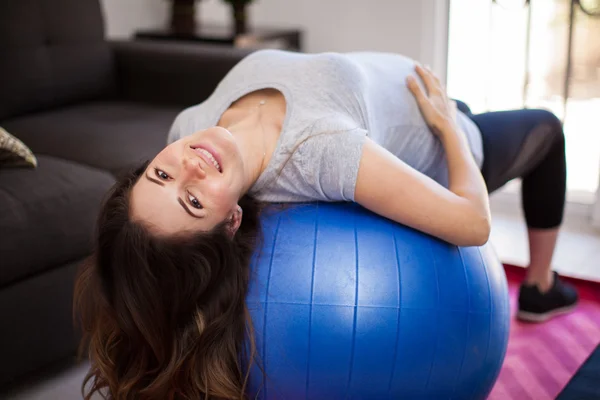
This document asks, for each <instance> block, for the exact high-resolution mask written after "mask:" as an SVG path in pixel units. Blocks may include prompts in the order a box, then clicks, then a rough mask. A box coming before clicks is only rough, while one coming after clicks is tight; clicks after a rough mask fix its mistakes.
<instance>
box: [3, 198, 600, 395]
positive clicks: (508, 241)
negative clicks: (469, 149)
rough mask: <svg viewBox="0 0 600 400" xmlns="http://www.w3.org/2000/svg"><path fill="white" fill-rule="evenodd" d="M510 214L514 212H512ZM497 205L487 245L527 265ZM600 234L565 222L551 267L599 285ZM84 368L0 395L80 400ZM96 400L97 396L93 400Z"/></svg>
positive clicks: (521, 231) (515, 221)
mask: <svg viewBox="0 0 600 400" xmlns="http://www.w3.org/2000/svg"><path fill="white" fill-rule="evenodd" d="M513 210H514V208H513ZM505 211H506V207H504V206H503V203H502V202H501V201H494V199H492V214H493V216H494V219H493V228H492V237H491V241H492V243H493V244H494V247H495V249H496V252H497V253H498V255H499V257H500V259H501V260H502V261H503V262H506V263H510V264H515V265H527V263H528V256H527V236H526V230H525V228H524V225H523V222H522V219H521V216H520V215H519V214H514V212H512V213H507V212H505ZM598 260H600V232H598V231H595V230H593V229H592V228H588V227H587V226H586V224H582V223H581V221H580V220H578V219H577V218H572V219H569V218H568V217H567V218H566V220H565V226H564V229H563V232H562V234H561V236H560V238H559V243H558V248H557V251H556V255H555V259H554V265H555V269H556V270H557V271H558V272H559V273H561V274H564V275H568V276H573V277H579V278H584V279H588V280H597V281H600V264H599V261H598ZM87 368H88V364H87V363H83V364H80V365H78V366H72V365H71V366H67V367H65V366H61V367H59V368H54V370H51V371H49V372H46V373H45V374H44V375H43V376H42V377H38V378H36V379H35V380H33V381H32V382H27V383H24V384H23V385H21V386H20V387H19V388H16V389H15V390H13V391H11V393H4V394H2V393H0V398H2V399H6V400H72V399H73V400H74V399H81V394H80V393H81V382H82V380H83V377H84V376H85V374H86V372H87ZM93 399H94V400H99V399H100V397H99V396H95V397H93Z"/></svg>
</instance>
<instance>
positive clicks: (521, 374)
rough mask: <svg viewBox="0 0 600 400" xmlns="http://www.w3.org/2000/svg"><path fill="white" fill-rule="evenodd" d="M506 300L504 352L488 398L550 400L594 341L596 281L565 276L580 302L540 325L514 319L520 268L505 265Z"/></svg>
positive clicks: (599, 291) (599, 329)
mask: <svg viewBox="0 0 600 400" xmlns="http://www.w3.org/2000/svg"><path fill="white" fill-rule="evenodd" d="M505 270H506V275H507V278H508V286H509V293H510V304H511V314H512V320H511V328H510V337H509V340H508V351H507V354H506V359H505V360H504V365H503V367H502V370H501V372H500V376H499V378H498V381H497V382H496V385H495V386H494V389H493V390H492V393H491V394H490V396H489V399H490V400H528V399H531V400H544V399H554V398H555V397H556V396H557V395H558V394H559V393H560V391H561V390H562V389H563V388H564V387H565V385H566V384H567V383H568V382H569V380H570V379H571V377H572V376H573V375H574V374H575V372H576V371H577V369H578V368H579V367H580V366H581V364H583V362H584V361H585V360H586V359H587V357H588V356H589V355H590V353H591V352H592V351H593V350H594V349H595V348H596V346H597V345H598V343H600V283H598V282H588V281H582V280H575V279H568V281H569V282H571V283H574V284H575V285H576V286H577V288H578V290H579V293H580V296H581V302H580V304H579V305H578V307H577V308H576V309H575V311H573V312H572V313H570V314H567V315H562V316H558V317H556V318H554V319H552V320H550V321H547V322H545V323H543V324H529V323H524V322H519V321H517V320H516V319H515V318H514V314H515V312H516V305H517V296H518V290H519V284H520V282H521V280H522V278H523V276H524V269H523V268H519V267H514V266H505Z"/></svg>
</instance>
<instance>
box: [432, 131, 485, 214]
mask: <svg viewBox="0 0 600 400" xmlns="http://www.w3.org/2000/svg"><path fill="white" fill-rule="evenodd" d="M440 133H441V134H440V135H439V137H440V140H441V141H442V144H443V146H444V150H445V152H446V159H447V163H448V183H449V185H448V189H449V190H450V191H451V192H452V193H454V194H456V195H457V196H459V197H461V198H463V199H465V200H467V201H468V202H469V203H470V205H471V206H472V207H473V210H474V211H475V213H476V214H477V215H478V216H481V217H483V218H486V219H488V220H489V214H490V210H489V199H488V194H487V188H486V186H485V182H484V180H483V177H482V176H481V172H480V171H479V167H478V166H477V164H476V163H475V160H474V159H473V155H472V154H471V149H470V148H469V143H468V142H467V139H466V137H465V135H464V133H463V132H462V131H460V128H459V127H458V126H456V125H454V124H448V125H447V126H445V127H444V128H443V131H442V132H440Z"/></svg>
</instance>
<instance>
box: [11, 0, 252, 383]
mask: <svg viewBox="0 0 600 400" xmlns="http://www.w3.org/2000/svg"><path fill="white" fill-rule="evenodd" d="M245 54H247V51H241V50H240V51H237V50H233V49H228V48H224V47H208V46H199V45H173V44H164V43H153V42H108V41H106V40H105V39H104V22H103V17H102V12H101V8H100V5H99V2H98V0H3V1H1V2H0V126H1V127H3V128H5V129H6V130H7V131H8V132H10V133H12V134H13V135H15V136H17V137H18V138H20V139H21V140H22V141H23V142H24V143H25V144H26V145H28V146H29V147H30V148H31V149H32V150H33V152H34V153H35V154H36V156H37V158H38V163H39V165H38V167H37V168H35V169H24V168H20V169H8V168H2V167H0V386H2V385H5V384H6V383H8V382H10V381H13V380H15V379H16V378H18V377H20V376H23V375H24V374H26V373H28V372H31V371H34V370H36V369H38V368H40V367H43V366H44V365H47V364H50V363H53V362H55V361H58V360H60V359H63V358H67V357H70V356H72V355H73V354H74V353H75V349H76V347H77V344H78V343H77V342H78V335H77V333H76V332H75V330H74V329H73V325H72V319H71V302H72V293H73V283H74V276H75V271H76V267H77V265H78V263H79V262H80V261H81V260H82V259H84V258H85V257H86V256H88V255H89V254H90V252H91V248H92V236H93V228H94V223H95V217H96V214H97V211H98V208H99V205H100V203H101V200H102V198H103V196H104V194H105V193H106V191H107V189H108V188H109V187H110V186H111V185H112V184H113V182H114V180H115V175H116V174H118V173H120V172H121V171H123V170H125V169H128V168H130V167H131V166H133V165H135V164H137V163H138V162H140V161H143V160H146V159H149V158H151V157H152V156H153V155H154V154H156V152H157V151H159V150H160V149H161V148H162V146H163V145H164V143H165V139H166V134H167V132H168V129H169V127H170V125H171V123H172V121H173V119H174V117H175V116H176V114H177V113H178V111H179V110H181V109H182V108H184V107H185V106H188V105H191V104H195V103H198V102H200V101H202V100H203V99H205V98H206V97H207V96H208V95H209V94H210V92H212V90H213V89H214V87H215V84H216V83H217V82H218V81H219V80H220V79H221V78H222V77H223V76H224V74H225V73H226V72H227V71H228V70H229V69H230V68H231V67H232V66H233V65H234V64H235V63H236V62H237V61H238V60H239V59H240V58H241V57H243V56H244V55H245Z"/></svg>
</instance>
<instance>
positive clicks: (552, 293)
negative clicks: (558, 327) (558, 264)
mask: <svg viewBox="0 0 600 400" xmlns="http://www.w3.org/2000/svg"><path fill="white" fill-rule="evenodd" d="M578 300H579V296H578V295H577V290H576V289H575V288H574V287H573V286H571V285H569V284H567V283H564V282H562V281H561V280H560V278H559V277H558V274H557V273H556V271H554V282H553V283H552V287H551V288H550V290H548V291H547V292H545V293H542V292H540V289H538V287H537V285H527V284H522V285H521V288H520V290H519V312H518V313H517V318H518V319H521V320H524V321H529V322H544V321H546V320H548V319H550V318H552V317H555V316H557V315H559V314H564V313H567V312H569V311H571V310H572V309H574V308H575V306H576V305H577V301H578Z"/></svg>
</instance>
